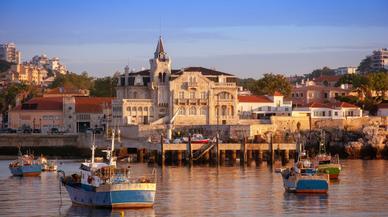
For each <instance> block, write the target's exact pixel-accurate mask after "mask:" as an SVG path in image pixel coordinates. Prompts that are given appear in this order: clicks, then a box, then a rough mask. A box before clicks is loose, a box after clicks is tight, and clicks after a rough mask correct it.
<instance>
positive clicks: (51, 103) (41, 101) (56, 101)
mask: <svg viewBox="0 0 388 217" xmlns="http://www.w3.org/2000/svg"><path fill="white" fill-rule="evenodd" d="M62 104H63V100H62V97H35V98H32V99H30V100H29V101H28V102H26V103H23V104H22V105H18V106H16V107H15V108H14V110H51V111H62Z"/></svg>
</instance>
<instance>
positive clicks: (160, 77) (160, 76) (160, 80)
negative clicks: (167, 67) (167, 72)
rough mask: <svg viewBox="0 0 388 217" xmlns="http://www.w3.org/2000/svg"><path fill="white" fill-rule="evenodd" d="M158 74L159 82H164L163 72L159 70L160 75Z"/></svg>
mask: <svg viewBox="0 0 388 217" xmlns="http://www.w3.org/2000/svg"><path fill="white" fill-rule="evenodd" d="M158 76H159V82H162V79H163V78H162V76H163V75H162V73H161V72H159V75H158Z"/></svg>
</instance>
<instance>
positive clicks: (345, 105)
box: [333, 102, 358, 108]
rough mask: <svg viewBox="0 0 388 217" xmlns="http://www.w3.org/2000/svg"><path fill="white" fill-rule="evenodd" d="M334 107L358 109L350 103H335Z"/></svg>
mask: <svg viewBox="0 0 388 217" xmlns="http://www.w3.org/2000/svg"><path fill="white" fill-rule="evenodd" d="M333 106H334V107H340V108H358V106H356V105H353V104H351V103H347V102H336V103H334V104H333Z"/></svg>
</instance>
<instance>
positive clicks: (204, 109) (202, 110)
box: [201, 106, 207, 115]
mask: <svg viewBox="0 0 388 217" xmlns="http://www.w3.org/2000/svg"><path fill="white" fill-rule="evenodd" d="M206 114H207V108H206V107H205V106H203V107H202V108H201V115H206Z"/></svg>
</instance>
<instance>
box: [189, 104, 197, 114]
mask: <svg viewBox="0 0 388 217" xmlns="http://www.w3.org/2000/svg"><path fill="white" fill-rule="evenodd" d="M189 114H190V115H197V109H196V108H195V107H194V106H193V107H191V108H190V110H189Z"/></svg>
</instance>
